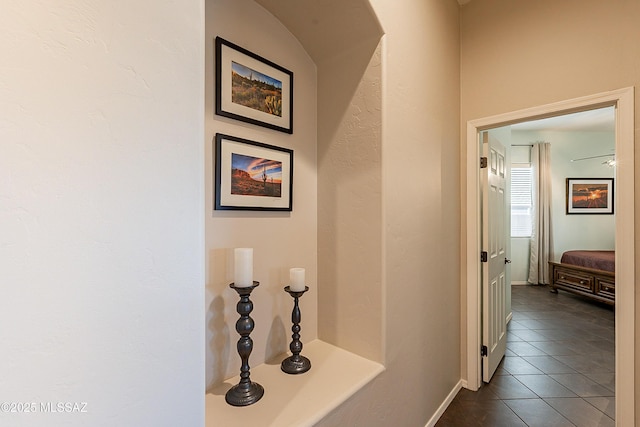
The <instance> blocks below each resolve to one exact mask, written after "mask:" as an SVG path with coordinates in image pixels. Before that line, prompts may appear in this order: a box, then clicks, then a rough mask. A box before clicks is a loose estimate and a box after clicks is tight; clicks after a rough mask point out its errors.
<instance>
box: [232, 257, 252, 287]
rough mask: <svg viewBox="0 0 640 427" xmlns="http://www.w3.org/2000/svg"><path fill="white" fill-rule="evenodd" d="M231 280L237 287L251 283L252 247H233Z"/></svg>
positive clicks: (250, 284)
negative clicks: (232, 274) (232, 273)
mask: <svg viewBox="0 0 640 427" xmlns="http://www.w3.org/2000/svg"><path fill="white" fill-rule="evenodd" d="M233 281H234V285H235V286H236V287H238V288H248V287H249V286H252V285H253V248H236V249H235V251H234V276H233Z"/></svg>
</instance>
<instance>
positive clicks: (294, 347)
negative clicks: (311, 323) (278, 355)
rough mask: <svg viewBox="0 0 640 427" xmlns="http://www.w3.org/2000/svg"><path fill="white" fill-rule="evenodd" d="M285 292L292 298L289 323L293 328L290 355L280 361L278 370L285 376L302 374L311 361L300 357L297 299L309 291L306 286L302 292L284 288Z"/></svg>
mask: <svg viewBox="0 0 640 427" xmlns="http://www.w3.org/2000/svg"><path fill="white" fill-rule="evenodd" d="M284 290H285V291H287V292H288V293H289V295H291V296H292V297H293V301H294V302H293V311H292V312H291V322H292V323H293V326H292V327H291V331H292V332H293V335H292V336H291V337H292V338H293V341H291V344H290V345H289V349H290V350H291V353H292V355H291V356H289V357H287V358H286V359H284V360H283V361H282V364H281V365H280V368H281V369H282V370H283V371H284V372H286V373H287V374H302V373H304V372H307V371H308V370H309V369H311V361H310V360H309V359H307V358H306V357H304V356H300V352H301V351H302V342H301V341H300V307H299V306H298V298H300V297H301V296H302V294H304V293H305V292H307V291H308V290H309V287H308V286H305V287H304V291H292V290H291V288H290V287H289V286H287V287H285V288H284Z"/></svg>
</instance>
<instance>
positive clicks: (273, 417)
mask: <svg viewBox="0 0 640 427" xmlns="http://www.w3.org/2000/svg"><path fill="white" fill-rule="evenodd" d="M302 354H304V355H305V356H306V357H308V358H309V359H310V360H311V370H309V371H308V372H306V373H304V374H300V375H289V374H286V373H284V372H282V371H281V370H280V362H281V359H280V358H278V359H275V360H274V361H273V362H267V363H264V364H262V365H259V366H257V367H252V368H251V381H255V382H257V383H259V384H261V385H262V386H263V387H264V397H262V399H260V400H259V401H258V402H256V403H254V404H253V405H251V406H245V407H234V406H230V405H228V404H227V403H226V402H225V399H224V396H225V393H226V392H227V390H228V389H229V388H230V387H231V386H232V385H233V384H237V383H238V382H239V380H240V377H239V376H238V377H235V378H229V379H228V380H226V381H225V382H224V383H222V384H220V385H219V386H218V387H216V388H214V389H213V390H211V392H210V393H207V395H206V396H205V426H206V427H236V426H238V427H240V426H249V425H255V426H257V425H259V426H264V427H286V426H300V427H305V426H309V427H311V426H313V425H314V424H316V423H317V422H319V421H320V420H322V418H324V417H325V416H326V415H327V414H329V413H330V412H331V411H332V410H334V409H335V408H337V407H338V406H339V405H340V404H342V403H343V402H344V401H346V400H347V399H349V398H350V397H351V396H353V395H354V394H355V393H356V392H357V391H358V390H360V389H362V388H363V387H364V386H365V385H366V384H368V383H369V382H371V381H372V380H373V379H374V378H375V377H377V376H378V375H379V374H380V373H381V372H383V371H384V366H382V365H381V364H379V363H376V362H373V361H371V360H369V359H365V358H363V357H361V356H358V355H355V354H353V353H350V352H348V351H346V350H343V349H341V348H339V347H335V346H333V345H331V344H327V343H325V342H323V341H320V340H314V341H311V342H309V343H305V344H304V349H303V351H302ZM282 357H283V358H284V357H286V355H282ZM238 363H239V362H238Z"/></svg>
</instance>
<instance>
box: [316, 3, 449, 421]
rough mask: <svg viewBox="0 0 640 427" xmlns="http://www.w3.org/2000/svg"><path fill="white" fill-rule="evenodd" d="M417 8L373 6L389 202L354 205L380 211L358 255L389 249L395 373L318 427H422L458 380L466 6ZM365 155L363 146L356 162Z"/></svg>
mask: <svg viewBox="0 0 640 427" xmlns="http://www.w3.org/2000/svg"><path fill="white" fill-rule="evenodd" d="M409 3H410V4H408V5H405V7H402V8H399V7H397V5H394V4H392V3H391V2H388V1H382V0H380V1H372V2H371V4H372V6H373V9H374V11H375V13H376V14H377V15H378V17H379V19H380V22H381V25H382V27H383V30H384V32H385V36H384V38H383V42H382V45H381V50H380V51H381V67H382V74H381V75H382V82H381V83H382V92H381V99H382V138H381V147H380V148H379V150H380V154H379V155H378V154H377V153H372V152H371V151H369V152H366V151H364V152H363V154H366V155H367V158H368V159H370V160H371V161H372V163H373V165H375V163H376V162H377V161H380V162H381V165H380V167H381V170H380V171H379V172H375V171H374V172H373V175H374V176H375V175H378V174H379V175H380V179H381V184H380V187H381V194H377V193H376V192H375V191H369V192H368V193H369V194H367V193H361V194H357V197H358V198H362V199H363V202H366V203H368V204H369V205H371V206H373V207H375V204H377V203H380V205H381V207H380V208H381V213H380V216H378V215H376V214H375V213H369V214H367V216H366V218H367V219H372V220H373V222H372V223H371V228H372V230H375V225H376V222H377V221H380V223H381V234H380V237H379V238H378V237H376V236H375V235H372V236H371V237H369V238H368V240H367V241H366V242H363V243H361V246H367V243H371V244H372V245H377V244H380V245H381V248H380V256H381V265H380V266H379V269H380V270H379V271H380V273H381V275H382V292H383V298H384V300H383V307H382V310H383V314H384V316H383V318H382V322H383V328H384V330H383V333H384V337H385V344H384V357H385V359H384V360H385V366H386V368H387V370H386V372H384V373H383V374H382V375H381V376H380V377H378V378H377V379H376V381H374V382H373V383H372V384H370V385H369V386H368V387H366V388H365V389H364V390H363V391H361V392H360V393H358V394H357V395H356V396H354V397H353V398H352V399H350V400H349V401H348V402H347V403H345V404H343V405H342V406H341V407H340V408H338V409H337V410H336V411H334V412H333V413H332V414H330V415H329V416H328V417H327V418H326V419H325V420H323V422H321V423H320V424H319V425H320V426H343V425H349V426H388V425H390V424H391V423H393V424H395V425H406V426H418V425H424V424H426V423H427V421H428V420H429V419H430V418H431V417H432V415H433V414H434V413H435V412H436V410H437V408H438V406H439V405H440V404H441V403H442V402H443V401H444V399H445V398H446V396H447V394H448V393H449V392H451V390H452V389H453V388H454V387H455V385H456V384H457V383H458V380H459V379H460V367H459V366H460V358H459V355H460V345H459V337H460V305H459V298H460V293H459V286H458V283H459V280H460V277H459V250H460V248H459V238H460V235H459V221H460V217H459V209H460V207H459V185H460V182H459V166H458V161H459V160H458V159H459V144H458V141H459V139H460V134H459V131H458V123H459V116H458V111H459V101H458V100H459V98H458V96H459V80H458V78H459V74H458V73H459V68H458V67H459V57H458V46H459V45H458V42H459V39H458V5H457V3H456V2H455V1H446V2H443V1H439V0H437V1H426V2H425V1H411V2H409ZM318 80H319V81H321V80H322V71H321V68H319V77H318ZM320 97H321V96H320ZM320 127H321V125H320ZM347 142H348V140H347ZM369 146H370V147H371V149H370V150H373V149H376V150H377V149H378V148H376V147H375V144H370V145H369ZM361 147H364V146H363V145H362V143H359V144H356V145H355V146H354V150H353V154H352V155H355V156H358V155H359V154H358V153H359V150H361V149H362V148H361ZM347 148H348V146H346V147H345V148H344V149H345V150H346V149H347ZM356 158H357V157H356ZM319 159H320V156H319ZM377 159H379V160H377ZM344 167H345V168H346V167H348V165H345V166H344ZM322 179H323V178H322V177H319V180H321V181H322ZM370 187H371V185H370V184H367V186H364V185H362V186H361V188H364V189H366V188H370ZM321 192H322V190H321ZM378 200H379V201H378ZM321 203H322V201H321ZM341 206H342V205H338V208H340V207H341ZM337 212H338V216H337V217H336V219H337V220H338V221H357V220H358V209H356V208H355V206H354V207H353V208H352V209H350V211H348V212H345V213H344V214H343V211H342V210H340V209H338V210H337ZM343 215H345V216H343ZM321 239H322V238H320V240H321ZM367 251H368V252H369V253H370V259H371V261H373V262H371V263H370V265H369V267H368V268H369V269H373V270H377V269H378V265H377V264H375V260H376V258H377V255H376V252H377V249H376V248H375V246H373V247H369V248H367ZM320 262H322V260H320ZM362 274H366V275H370V274H371V272H363V273H362ZM365 287H366V286H365ZM356 297H359V298H369V296H368V295H366V294H364V293H362V294H360V295H356ZM340 303H341V304H349V302H348V301H345V300H342V301H340ZM356 303H362V304H368V303H369V302H366V301H363V302H358V301H354V302H352V303H351V304H356ZM320 311H321V312H322V308H320ZM373 320H374V321H376V318H373ZM322 321H323V319H322V318H321V319H320V322H322ZM355 321H357V319H356V320H355ZM320 329H321V330H322V326H320ZM414 396H419V398H414Z"/></svg>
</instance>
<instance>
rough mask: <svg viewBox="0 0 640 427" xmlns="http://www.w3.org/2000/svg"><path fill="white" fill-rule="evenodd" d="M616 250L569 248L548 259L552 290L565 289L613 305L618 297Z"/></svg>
mask: <svg viewBox="0 0 640 427" xmlns="http://www.w3.org/2000/svg"><path fill="white" fill-rule="evenodd" d="M615 259H616V256H615V252H614V251H578V250H576V251H567V252H565V253H563V254H562V258H561V259H560V262H559V263H557V262H553V261H549V283H550V286H551V292H555V293H557V292H558V289H562V290H564V291H567V292H572V293H574V294H578V295H583V296H586V297H588V298H591V299H593V300H596V301H600V302H603V303H606V304H611V305H613V304H614V303H615V296H616V284H615V270H616V268H615Z"/></svg>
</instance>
